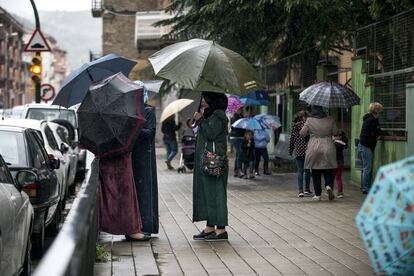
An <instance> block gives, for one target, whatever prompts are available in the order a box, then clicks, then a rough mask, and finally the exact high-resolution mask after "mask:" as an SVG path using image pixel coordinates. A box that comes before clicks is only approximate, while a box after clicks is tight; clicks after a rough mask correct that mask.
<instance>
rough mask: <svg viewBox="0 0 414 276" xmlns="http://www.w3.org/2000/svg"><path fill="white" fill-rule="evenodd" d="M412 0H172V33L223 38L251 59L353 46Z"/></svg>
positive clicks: (168, 23)
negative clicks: (363, 31) (361, 33)
mask: <svg viewBox="0 0 414 276" xmlns="http://www.w3.org/2000/svg"><path fill="white" fill-rule="evenodd" d="M412 6H413V5H412V4H411V3H410V1H409V0H395V1H392V0H386V1H384V0H173V1H172V4H171V5H170V6H169V7H168V9H167V11H169V12H177V13H178V15H177V16H176V17H174V18H172V19H169V20H164V21H160V22H158V23H157V25H172V31H171V33H170V35H171V36H174V37H176V38H180V39H190V38H194V37H200V38H205V39H212V40H216V41H218V42H219V43H220V44H222V45H223V46H225V47H228V48H230V49H233V50H235V51H237V52H239V53H241V54H242V55H244V56H245V57H247V58H248V59H249V60H250V61H251V62H256V61H259V60H269V59H272V58H280V57H284V56H287V55H290V54H292V53H295V52H298V51H302V50H308V49H315V48H316V50H318V51H328V50H350V49H351V43H350V41H352V39H351V36H352V34H353V32H354V31H355V30H356V29H357V28H359V27H362V26H364V25H366V24H369V23H372V22H374V21H375V20H380V19H383V18H384V17H388V16H390V15H392V14H395V13H397V12H400V11H401V10H405V9H408V8H410V7H412Z"/></svg>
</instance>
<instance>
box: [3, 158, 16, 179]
mask: <svg viewBox="0 0 414 276" xmlns="http://www.w3.org/2000/svg"><path fill="white" fill-rule="evenodd" d="M0 183H7V184H13V178H12V176H11V175H10V172H9V170H8V169H7V167H6V164H5V163H4V162H3V160H1V159H0Z"/></svg>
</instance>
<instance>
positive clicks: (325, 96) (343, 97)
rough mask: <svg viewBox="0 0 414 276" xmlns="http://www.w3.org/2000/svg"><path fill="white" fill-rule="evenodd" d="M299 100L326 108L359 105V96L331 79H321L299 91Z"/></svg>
mask: <svg viewBox="0 0 414 276" xmlns="http://www.w3.org/2000/svg"><path fill="white" fill-rule="evenodd" d="M299 100H301V101H304V102H306V103H308V104H310V105H319V106H323V107H328V108H335V107H339V108H348V107H350V106H353V105H359V97H358V96H357V95H356V94H355V92H354V91H352V90H351V89H349V88H347V87H345V86H343V85H341V84H339V83H336V82H331V81H323V82H319V83H316V84H313V85H311V86H309V87H308V88H306V89H305V90H303V91H302V92H301V93H300V95H299Z"/></svg>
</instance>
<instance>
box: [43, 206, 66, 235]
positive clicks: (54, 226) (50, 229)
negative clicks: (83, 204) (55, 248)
mask: <svg viewBox="0 0 414 276" xmlns="http://www.w3.org/2000/svg"><path fill="white" fill-rule="evenodd" d="M61 222H62V202H61V201H59V203H58V206H57V207H56V211H55V216H54V218H53V220H52V222H51V223H50V224H49V225H48V226H47V229H46V230H47V235H48V236H56V235H57V233H59V231H60V224H61Z"/></svg>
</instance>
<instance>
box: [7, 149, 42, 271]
mask: <svg viewBox="0 0 414 276" xmlns="http://www.w3.org/2000/svg"><path fill="white" fill-rule="evenodd" d="M35 178H36V175H35V174H33V173H32V172H30V171H20V172H19V173H17V175H16V179H18V180H17V181H16V182H15V181H14V179H13V177H12V175H11V174H10V171H9V169H8V167H7V165H6V163H5V162H4V160H3V157H1V155H0V210H1V211H0V275H2V276H8V275H29V274H30V270H31V269H30V268H31V266H30V249H31V243H30V235H31V231H32V223H33V216H34V215H33V207H32V205H31V204H30V200H29V197H28V196H27V195H26V193H24V192H23V191H22V189H23V187H24V186H25V185H27V184H30V182H33V181H34V179H35Z"/></svg>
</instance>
